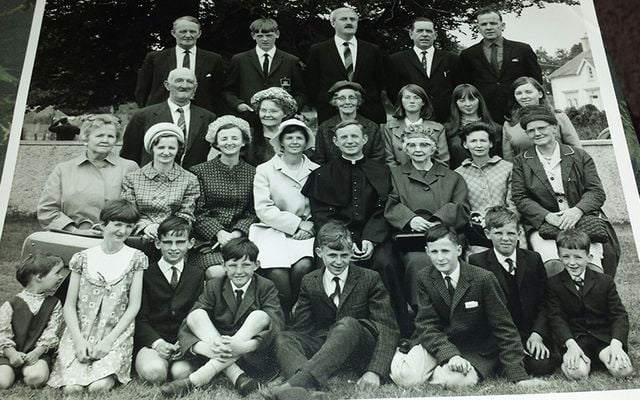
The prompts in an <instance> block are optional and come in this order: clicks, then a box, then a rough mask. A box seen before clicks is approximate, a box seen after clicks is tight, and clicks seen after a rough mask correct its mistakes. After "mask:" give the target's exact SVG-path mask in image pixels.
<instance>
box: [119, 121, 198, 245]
mask: <svg viewBox="0 0 640 400" xmlns="http://www.w3.org/2000/svg"><path fill="white" fill-rule="evenodd" d="M182 146H184V134H183V133H182V130H181V129H180V128H179V127H178V126H177V125H175V124H173V123H170V122H161V123H158V124H155V125H153V126H152V127H151V128H149V129H148V130H147V132H146V133H145V134H144V149H145V150H146V151H147V152H148V153H149V154H151V155H152V156H153V160H152V161H151V162H150V163H148V164H146V165H145V166H143V167H142V168H141V169H139V170H137V171H134V172H131V173H129V174H128V175H127V176H125V178H124V181H123V182H122V192H121V194H120V197H121V198H123V199H125V200H129V201H130V202H131V203H133V204H135V205H136V207H138V210H139V211H140V216H141V218H140V221H139V222H138V223H137V225H136V229H135V231H134V232H135V233H137V234H142V235H143V236H144V237H145V238H147V239H156V237H157V234H158V226H159V225H160V223H161V222H162V221H163V220H164V219H165V218H167V217H168V216H170V215H176V216H178V217H182V218H184V219H186V220H187V221H189V222H191V223H193V221H194V220H195V216H194V210H195V205H196V200H197V199H198V197H200V185H199V184H198V179H196V177H195V176H194V175H193V174H192V173H190V172H189V171H187V170H185V169H183V168H182V167H181V166H180V165H178V163H176V162H175V158H176V155H177V154H178V152H179V151H180V149H181V147H182Z"/></svg>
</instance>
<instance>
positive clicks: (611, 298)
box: [547, 229, 633, 380]
mask: <svg viewBox="0 0 640 400" xmlns="http://www.w3.org/2000/svg"><path fill="white" fill-rule="evenodd" d="M556 244H557V246H558V254H559V255H560V260H561V261H562V264H563V265H564V268H565V269H564V271H562V272H561V273H559V274H558V275H555V276H553V277H551V278H550V279H549V282H548V286H549V288H548V298H547V300H548V307H549V325H550V327H551V330H552V332H553V335H554V339H555V340H556V341H557V342H558V344H559V345H563V346H564V348H566V352H565V353H564V355H563V357H562V366H561V369H562V372H563V373H564V375H565V376H566V377H567V378H569V379H572V380H578V379H584V378H587V377H588V376H589V372H590V370H591V360H600V362H601V363H602V364H603V365H604V366H605V367H606V368H607V370H608V371H609V373H610V374H611V375H613V376H614V377H616V378H626V377H628V376H630V375H631V374H633V366H632V365H631V361H630V360H629V356H628V354H627V352H626V348H627V337H628V335H629V316H628V315H627V311H626V310H625V308H624V305H623V304H622V302H621V301H620V297H619V296H618V291H617V290H616V285H615V283H614V282H613V278H611V277H610V276H608V275H605V274H602V273H599V272H595V271H593V270H591V269H589V268H587V264H588V263H589V261H590V259H591V256H590V255H589V247H590V245H591V243H590V240H589V236H588V235H587V234H586V233H584V232H581V231H578V230H575V229H567V230H565V231H561V232H560V234H558V238H557V239H556Z"/></svg>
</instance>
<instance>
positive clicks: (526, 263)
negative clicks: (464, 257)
mask: <svg viewBox="0 0 640 400" xmlns="http://www.w3.org/2000/svg"><path fill="white" fill-rule="evenodd" d="M484 222H485V234H486V236H487V238H489V240H491V242H492V243H493V248H492V249H489V250H487V251H484V252H482V253H479V254H473V255H471V256H470V257H469V264H472V265H475V266H478V267H482V268H484V269H486V270H488V271H491V272H493V274H494V275H495V276H496V278H497V279H498V283H499V284H500V287H501V288H502V291H503V292H504V294H505V296H506V298H507V309H508V310H509V313H510V314H511V318H512V319H513V322H514V324H515V325H516V328H517V329H518V333H519V334H520V339H521V341H522V345H523V346H524V348H525V350H526V353H525V356H524V367H525V369H526V370H527V372H528V373H529V374H531V375H533V376H541V375H549V374H551V373H553V371H554V369H555V363H554V362H553V359H552V358H551V352H550V351H549V347H552V346H551V345H550V342H551V337H550V333H549V329H548V320H547V310H546V304H545V302H546V298H545V295H546V290H547V273H546V271H545V268H544V263H543V262H542V258H541V257H540V254H538V253H536V252H535V251H529V250H525V249H521V248H518V238H519V237H520V235H519V233H520V230H521V229H522V227H521V226H520V223H519V219H518V216H517V215H515V214H514V213H513V212H512V211H510V210H508V209H507V208H506V207H504V206H496V207H491V208H489V210H488V211H487V213H486V215H485V217H484Z"/></svg>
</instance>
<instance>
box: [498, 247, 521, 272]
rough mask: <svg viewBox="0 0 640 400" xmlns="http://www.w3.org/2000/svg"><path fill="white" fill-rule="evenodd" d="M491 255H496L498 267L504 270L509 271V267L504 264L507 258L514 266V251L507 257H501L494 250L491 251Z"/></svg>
mask: <svg viewBox="0 0 640 400" xmlns="http://www.w3.org/2000/svg"><path fill="white" fill-rule="evenodd" d="M493 253H494V254H495V255H496V258H497V259H498V262H499V263H500V265H502V267H503V268H504V269H505V270H507V271H508V270H509V265H508V264H507V262H506V259H507V258H510V259H511V260H512V261H513V265H514V266H515V265H516V249H513V253H512V254H511V255H509V256H507V257H505V256H503V255H502V254H500V252H498V251H496V249H493Z"/></svg>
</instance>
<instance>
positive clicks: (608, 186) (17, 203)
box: [7, 140, 629, 222]
mask: <svg viewBox="0 0 640 400" xmlns="http://www.w3.org/2000/svg"><path fill="white" fill-rule="evenodd" d="M583 145H584V148H585V149H586V150H587V151H588V152H589V154H591V156H592V157H593V159H594V161H595V163H596V166H597V168H598V173H599V175H600V178H601V180H602V183H603V185H604V189H605V192H606V193H607V201H606V203H605V205H604V211H605V213H607V215H608V216H609V218H610V219H611V220H612V221H613V222H628V221H629V214H628V213H627V208H626V204H625V201H624V195H623V193H622V183H621V181H620V176H619V175H618V167H617V165H616V163H615V158H614V157H615V156H614V152H613V146H612V144H611V140H589V141H584V142H583ZM83 148H84V146H83V143H82V142H64V143H60V142H43V141H23V142H21V143H20V150H19V151H18V161H17V164H16V174H15V175H14V178H13V185H12V189H11V196H10V198H9V206H8V211H7V213H8V214H9V215H30V214H34V213H35V210H36V206H37V204H38V198H39V197H40V192H41V191H42V187H43V186H44V182H45V180H46V179H47V176H48V175H49V172H50V171H51V169H52V168H53V166H54V165H56V164H57V163H59V162H61V161H64V160H68V159H69V158H73V157H75V156H77V155H78V154H80V153H81V152H82V151H83Z"/></svg>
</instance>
